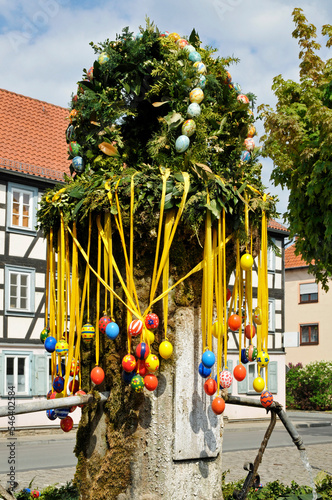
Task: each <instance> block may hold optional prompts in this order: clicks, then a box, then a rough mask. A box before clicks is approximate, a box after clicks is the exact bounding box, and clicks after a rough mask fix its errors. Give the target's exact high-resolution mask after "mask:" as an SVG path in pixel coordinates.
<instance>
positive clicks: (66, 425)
mask: <svg viewBox="0 0 332 500" xmlns="http://www.w3.org/2000/svg"><path fill="white" fill-rule="evenodd" d="M73 425H74V421H73V419H72V418H71V417H69V416H68V417H65V418H63V419H62V420H61V422H60V427H61V429H62V430H63V431H64V432H69V431H71V430H72V428H73Z"/></svg>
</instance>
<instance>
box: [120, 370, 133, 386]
mask: <svg viewBox="0 0 332 500" xmlns="http://www.w3.org/2000/svg"><path fill="white" fill-rule="evenodd" d="M135 375H136V372H135V370H134V371H133V372H125V371H124V370H123V372H122V380H123V381H124V383H125V384H130V383H131V379H132V378H133V377H134V376H135Z"/></svg>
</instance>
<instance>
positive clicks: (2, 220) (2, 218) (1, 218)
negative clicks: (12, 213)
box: [0, 208, 6, 226]
mask: <svg viewBox="0 0 332 500" xmlns="http://www.w3.org/2000/svg"><path fill="white" fill-rule="evenodd" d="M5 225H6V210H5V209H4V208H0V226H5Z"/></svg>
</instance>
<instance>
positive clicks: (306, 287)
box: [300, 283, 318, 295]
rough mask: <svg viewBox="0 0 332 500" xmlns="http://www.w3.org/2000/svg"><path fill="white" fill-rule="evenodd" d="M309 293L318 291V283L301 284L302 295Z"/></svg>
mask: <svg viewBox="0 0 332 500" xmlns="http://www.w3.org/2000/svg"><path fill="white" fill-rule="evenodd" d="M307 293H318V284H317V283H301V284H300V295H304V294H307Z"/></svg>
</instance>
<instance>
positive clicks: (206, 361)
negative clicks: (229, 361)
mask: <svg viewBox="0 0 332 500" xmlns="http://www.w3.org/2000/svg"><path fill="white" fill-rule="evenodd" d="M215 361H216V357H215V355H214V354H213V352H212V351H205V352H203V356H202V363H203V365H204V366H205V367H206V368H211V367H212V366H213V365H214V363H215Z"/></svg>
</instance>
